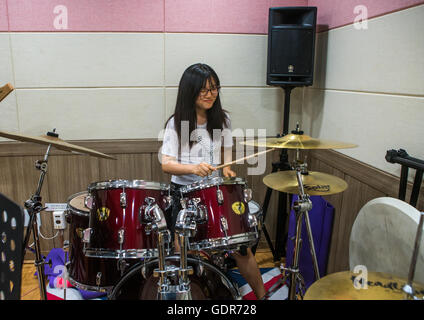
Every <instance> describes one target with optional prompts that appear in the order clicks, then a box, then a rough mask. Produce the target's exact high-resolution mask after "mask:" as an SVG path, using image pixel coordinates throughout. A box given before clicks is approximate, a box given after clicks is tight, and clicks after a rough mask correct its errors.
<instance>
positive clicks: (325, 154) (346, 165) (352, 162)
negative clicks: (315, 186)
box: [311, 150, 424, 208]
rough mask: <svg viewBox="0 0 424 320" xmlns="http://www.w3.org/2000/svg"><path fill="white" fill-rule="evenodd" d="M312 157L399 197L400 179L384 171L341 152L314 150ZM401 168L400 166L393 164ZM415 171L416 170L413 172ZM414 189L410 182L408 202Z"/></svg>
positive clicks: (423, 191)
mask: <svg viewBox="0 0 424 320" xmlns="http://www.w3.org/2000/svg"><path fill="white" fill-rule="evenodd" d="M311 156H312V157H315V158H316V159H318V160H319V161H322V162H324V163H326V164H328V165H330V166H331V167H333V168H334V169H337V170H340V171H342V172H344V173H345V174H347V175H349V176H351V177H354V178H355V179H357V180H359V181H361V182H362V183H364V184H366V185H369V186H370V187H372V188H374V189H376V190H379V191H381V192H382V193H385V194H387V195H389V196H391V197H397V196H398V193H399V182H400V178H399V177H396V176H394V175H392V174H390V173H387V172H385V171H383V170H380V169H378V168H375V167H373V166H370V165H368V164H366V163H363V162H361V161H359V160H356V159H353V158H351V157H349V156H346V155H344V154H342V153H340V152H337V151H334V150H314V151H311ZM393 165H394V166H399V167H400V165H398V164H393ZM412 171H414V170H412ZM411 189H412V182H408V188H407V190H408V193H407V198H406V200H407V202H408V200H409V198H408V195H409V193H410V192H411ZM423 198H424V182H423V184H422V185H421V191H420V196H419V198H418V201H419V202H418V206H417V207H423V208H424V199H423Z"/></svg>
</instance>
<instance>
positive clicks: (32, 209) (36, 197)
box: [22, 129, 58, 300]
mask: <svg viewBox="0 0 424 320" xmlns="http://www.w3.org/2000/svg"><path fill="white" fill-rule="evenodd" d="M55 131H56V129H53V132H47V135H48V136H54V137H57V136H58V134H57V133H55ZM50 148H51V144H50V145H49V146H48V147H47V151H46V154H45V155H44V159H43V160H38V161H36V163H35V168H36V169H37V170H40V171H41V173H40V178H39V180H38V186H37V190H36V191H35V193H34V194H33V195H32V196H31V198H30V199H28V200H27V201H25V208H26V209H27V212H28V214H29V217H30V218H29V223H28V228H27V231H26V234H25V238H24V243H23V246H22V263H23V261H24V258H25V252H26V248H27V246H28V242H29V236H30V234H31V230H32V234H33V237H34V245H35V262H34V265H35V266H36V268H37V276H38V283H39V286H40V297H41V300H47V291H46V283H45V279H44V264H46V262H45V261H44V260H43V258H42V256H41V248H40V238H39V236H38V223H37V219H36V216H37V214H38V213H40V212H41V211H43V210H44V209H45V208H43V206H42V203H41V196H40V194H41V188H42V187H43V182H44V178H45V176H46V174H47V161H48V158H49V153H50ZM48 264H51V261H49V262H48Z"/></svg>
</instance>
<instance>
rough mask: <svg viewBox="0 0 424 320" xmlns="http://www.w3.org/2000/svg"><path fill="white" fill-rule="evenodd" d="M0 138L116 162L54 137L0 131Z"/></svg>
mask: <svg viewBox="0 0 424 320" xmlns="http://www.w3.org/2000/svg"><path fill="white" fill-rule="evenodd" d="M0 136H1V137H4V138H8V139H12V140H17V141H22V142H33V143H38V144H44V145H49V144H51V145H52V146H54V147H55V148H57V149H60V150H64V151H68V152H72V151H74V152H78V153H85V154H89V155H91V156H94V157H99V158H105V159H111V160H116V159H115V158H114V157H111V156H109V155H107V154H104V153H101V152H98V151H95V150H92V149H88V148H84V147H80V146H77V145H74V144H71V143H68V142H66V141H64V140H62V139H59V138H58V137H54V136H48V135H43V136H40V137H31V136H26V135H22V134H17V133H11V132H5V131H0Z"/></svg>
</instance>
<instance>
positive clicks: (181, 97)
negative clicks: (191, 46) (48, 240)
mask: <svg viewBox="0 0 424 320" xmlns="http://www.w3.org/2000/svg"><path fill="white" fill-rule="evenodd" d="M212 80H213V82H214V83H215V86H217V87H220V82H219V78H218V75H217V74H216V72H215V71H214V70H213V69H212V68H211V67H210V66H208V65H207V64H203V63H196V64H193V65H191V66H190V67H188V68H187V69H186V70H185V71H184V73H183V75H182V77H181V80H180V83H179V86H178V95H177V102H176V105H175V111H174V114H173V115H172V116H171V117H169V119H168V120H167V121H166V123H165V128H166V125H167V124H168V122H169V120H170V119H171V118H172V117H174V124H175V129H176V131H177V134H178V140H179V141H181V121H188V122H189V134H190V135H191V133H192V132H193V131H194V130H195V129H196V127H197V115H196V105H195V102H196V99H197V97H198V96H199V93H200V89H202V88H204V87H205V86H206V83H207V82H208V81H209V82H210V84H212ZM226 112H227V111H225V110H223V109H222V106H221V100H220V98H219V92H218V94H217V96H216V99H215V102H214V104H213V106H212V108H210V109H208V110H207V111H206V115H207V127H206V128H207V131H208V133H209V136H210V137H211V138H212V137H213V130H214V129H220V130H223V129H224V126H225V122H226V121H227V120H228V117H227V115H226ZM189 144H190V148H191V146H192V144H193V141H191V140H190V142H189ZM180 147H181V146H180Z"/></svg>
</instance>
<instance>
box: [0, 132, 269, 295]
mask: <svg viewBox="0 0 424 320" xmlns="http://www.w3.org/2000/svg"><path fill="white" fill-rule="evenodd" d="M0 136H2V137H5V138H9V139H14V140H18V141H23V142H33V143H38V144H44V145H47V146H48V147H47V151H46V153H45V156H44V158H43V160H39V161H37V162H36V169H38V170H40V171H41V173H40V178H39V181H38V186H37V190H36V191H35V193H34V194H33V195H32V196H31V198H30V199H29V200H27V201H26V202H25V208H26V209H27V212H28V214H29V216H30V221H29V224H28V226H29V227H28V229H27V232H26V234H25V239H24V245H23V248H24V249H23V252H22V255H23V257H24V256H25V250H26V248H27V245H28V242H29V237H30V234H31V232H32V234H33V237H34V245H35V263H34V264H35V266H36V267H37V271H38V278H39V286H40V295H41V299H42V300H46V299H47V293H46V285H45V281H44V277H43V275H44V265H45V264H46V263H47V262H46V261H44V260H43V258H42V255H41V250H40V243H39V238H38V226H37V219H35V218H34V217H35V216H36V214H37V213H39V212H41V211H43V210H45V209H46V208H44V207H43V205H42V199H41V196H40V194H41V189H42V185H43V182H44V178H45V175H46V174H47V169H48V157H49V153H50V150H51V147H56V148H57V149H60V150H65V151H69V152H76V153H82V154H89V155H92V156H95V157H101V158H105V159H114V158H113V157H111V156H109V155H107V154H103V153H100V152H97V151H95V150H91V149H87V148H84V147H80V146H77V145H73V144H70V143H68V142H66V141H64V140H61V139H59V137H58V134H57V133H56V132H55V130H53V131H52V132H48V133H47V134H46V135H43V136H41V137H32V136H27V135H21V134H16V133H10V132H4V131H0ZM180 193H181V201H180V202H181V206H182V210H181V211H180V212H179V214H178V217H177V221H176V224H175V233H176V235H177V238H178V241H179V246H180V248H181V250H180V252H179V254H177V253H174V252H173V248H172V239H171V236H170V231H169V229H168V226H169V224H170V216H171V210H172V202H173V201H174V200H173V198H172V196H171V188H170V185H168V184H163V183H159V182H154V181H144V180H109V181H99V182H94V183H91V184H90V185H89V186H88V188H87V191H82V192H79V193H76V194H74V195H71V196H70V197H69V198H68V200H67V212H66V221H67V222H68V225H69V261H68V262H67V268H66V272H65V277H66V278H67V280H69V281H70V283H71V284H72V285H74V286H75V287H76V288H78V289H82V290H89V291H97V292H106V293H107V295H108V298H109V299H158V300H187V299H225V300H228V299H231V300H238V299H241V296H240V293H239V291H238V288H237V285H236V284H235V283H234V281H233V280H231V279H230V278H229V277H228V276H227V275H226V274H225V269H226V265H225V258H226V257H228V254H229V253H231V252H232V251H234V250H241V251H242V250H245V248H246V247H248V246H252V245H254V244H256V243H257V241H258V240H259V233H258V225H259V223H260V219H261V210H260V206H259V205H258V204H257V203H256V202H255V201H253V200H252V191H251V189H249V188H248V187H247V185H246V183H245V181H244V180H243V179H240V178H222V177H214V178H209V177H206V178H204V179H202V180H200V181H198V182H196V183H194V184H191V185H187V186H185V187H184V188H182V189H181V190H180ZM189 250H190V251H189Z"/></svg>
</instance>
